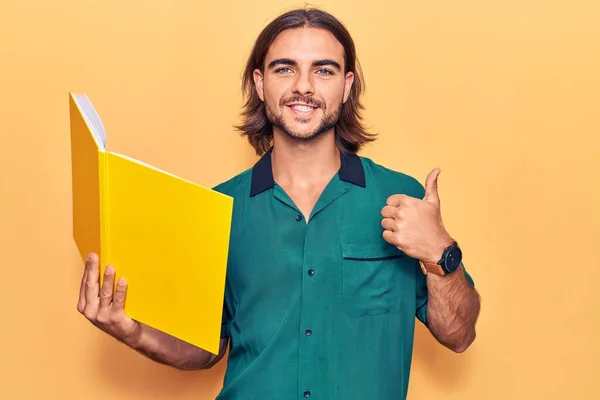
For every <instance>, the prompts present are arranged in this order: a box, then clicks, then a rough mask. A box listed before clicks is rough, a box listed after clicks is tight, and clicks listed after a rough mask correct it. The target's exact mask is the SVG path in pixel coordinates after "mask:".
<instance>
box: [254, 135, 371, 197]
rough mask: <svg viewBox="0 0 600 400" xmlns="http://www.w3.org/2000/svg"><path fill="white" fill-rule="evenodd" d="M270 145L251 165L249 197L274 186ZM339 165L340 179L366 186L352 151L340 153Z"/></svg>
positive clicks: (357, 159)
mask: <svg viewBox="0 0 600 400" xmlns="http://www.w3.org/2000/svg"><path fill="white" fill-rule="evenodd" d="M272 151H273V147H271V148H270V149H269V150H268V151H267V152H266V153H265V154H264V155H263V156H262V157H261V158H260V160H258V161H257V162H256V164H254V167H252V182H251V185H250V197H252V196H256V195H257V194H259V193H262V192H264V191H265V190H268V189H271V188H273V187H274V186H275V179H274V178H273V167H272V164H271V152H272ZM340 161H341V166H340V170H339V172H338V176H339V178H340V179H341V180H342V181H345V182H350V183H353V184H355V185H358V186H361V187H366V180H365V171H364V169H363V165H362V162H361V161H360V157H359V156H358V155H356V154H353V153H343V154H341V155H340Z"/></svg>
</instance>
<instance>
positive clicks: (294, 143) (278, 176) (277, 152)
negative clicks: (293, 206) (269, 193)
mask: <svg viewBox="0 0 600 400" xmlns="http://www.w3.org/2000/svg"><path fill="white" fill-rule="evenodd" d="M273 145H274V146H273V153H272V165H273V178H274V179H275V181H276V182H277V183H278V184H279V185H281V186H288V187H298V188H300V187H304V188H310V187H312V186H314V185H322V184H323V183H324V182H328V181H329V180H330V179H331V178H332V177H333V176H334V175H335V174H336V173H337V172H338V171H339V169H340V153H339V150H338V149H337V146H336V144H335V135H334V130H333V129H332V130H331V131H329V132H327V133H324V134H322V135H320V136H319V137H317V138H315V139H313V140H310V141H302V140H296V139H293V138H290V137H289V136H287V135H285V134H283V133H281V132H278V130H274V132H273Z"/></svg>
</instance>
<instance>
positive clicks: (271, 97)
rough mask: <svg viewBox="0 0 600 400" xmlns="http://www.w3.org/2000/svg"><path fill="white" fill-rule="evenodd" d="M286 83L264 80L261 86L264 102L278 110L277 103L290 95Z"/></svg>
mask: <svg viewBox="0 0 600 400" xmlns="http://www.w3.org/2000/svg"><path fill="white" fill-rule="evenodd" d="M288 86H289V84H287V82H285V81H282V80H278V81H273V80H265V82H264V85H263V95H264V97H265V101H266V102H267V103H269V105H270V106H271V107H273V108H279V101H280V100H281V99H282V98H284V97H287V96H290V95H291V92H289V91H288V90H289V88H288Z"/></svg>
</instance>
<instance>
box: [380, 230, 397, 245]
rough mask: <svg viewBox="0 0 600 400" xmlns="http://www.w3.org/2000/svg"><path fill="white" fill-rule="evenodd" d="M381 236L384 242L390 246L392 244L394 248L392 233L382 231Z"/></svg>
mask: <svg viewBox="0 0 600 400" xmlns="http://www.w3.org/2000/svg"><path fill="white" fill-rule="evenodd" d="M381 235H382V236H383V239H384V240H385V241H386V242H388V243H390V244H393V245H394V246H395V243H394V242H395V241H394V232H392V231H388V230H385V231H383V233H382V234H381Z"/></svg>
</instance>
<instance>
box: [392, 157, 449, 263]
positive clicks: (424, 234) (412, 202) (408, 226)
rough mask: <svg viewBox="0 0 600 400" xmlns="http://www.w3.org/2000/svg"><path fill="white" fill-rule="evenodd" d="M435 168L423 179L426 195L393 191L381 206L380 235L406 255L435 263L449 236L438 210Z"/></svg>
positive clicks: (438, 200)
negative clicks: (411, 194) (412, 194)
mask: <svg viewBox="0 0 600 400" xmlns="http://www.w3.org/2000/svg"><path fill="white" fill-rule="evenodd" d="M439 174H440V169H439V168H435V169H434V170H433V171H431V172H430V173H429V175H428V176H427V180H426V181H425V196H424V197H423V199H417V198H414V197H410V196H407V195H404V194H395V195H392V196H390V197H389V198H388V199H387V203H386V204H387V205H386V206H385V207H383V209H382V210H381V216H382V217H383V219H382V221H381V226H382V227H383V229H384V231H383V238H384V239H385V241H387V242H388V243H390V244H393V245H394V246H396V247H398V248H399V249H400V250H401V251H402V252H404V253H405V254H406V255H408V256H410V257H413V258H416V259H418V260H421V261H426V262H433V263H437V262H438V261H439V260H440V258H441V256H442V254H443V252H444V249H445V248H446V247H448V246H449V245H451V244H452V242H453V241H452V238H451V236H450V235H449V234H448V232H446V229H445V228H444V224H443V222H442V215H441V211H440V197H439V195H438V184H437V180H438V176H439Z"/></svg>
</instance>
